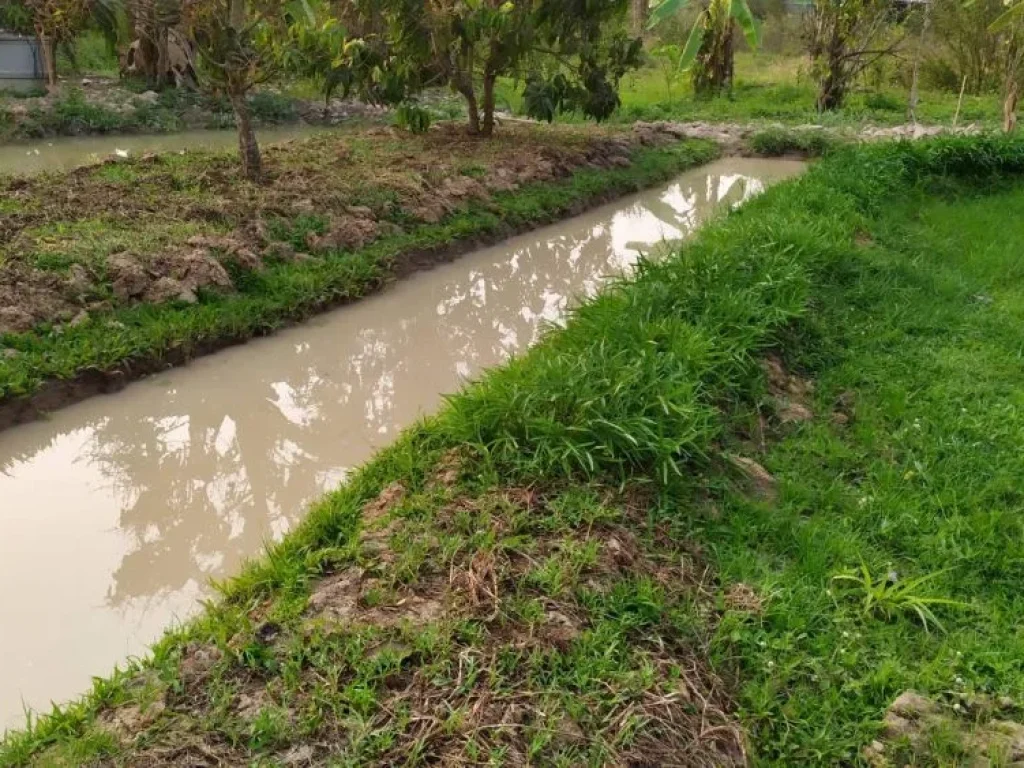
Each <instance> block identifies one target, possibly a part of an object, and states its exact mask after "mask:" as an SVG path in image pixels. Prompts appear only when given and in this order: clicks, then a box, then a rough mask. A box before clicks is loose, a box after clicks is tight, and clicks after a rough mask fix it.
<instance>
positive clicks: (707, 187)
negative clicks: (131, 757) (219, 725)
mask: <svg viewBox="0 0 1024 768" xmlns="http://www.w3.org/2000/svg"><path fill="white" fill-rule="evenodd" d="M801 167H802V166H801V164H800V163H798V162H794V161H785V160H770V161H769V160H750V159H729V160H722V161H719V162H716V163H712V164H711V165H709V166H706V167H704V168H701V169H698V170H695V171H691V172H689V173H686V174H684V175H682V176H681V177H679V178H678V179H677V180H676V181H674V182H673V183H671V184H668V185H666V186H663V187H661V188H658V189H654V190H651V191H649V192H646V193H643V194H639V195H636V196H632V197H628V198H625V199H622V200H620V201H618V202H616V203H613V204H610V205H607V206H604V207H601V208H597V209H594V210H592V211H590V212H589V213H586V214H583V215H581V216H578V217H576V218H573V219H570V220H568V221H565V222H562V223H560V224H557V225H554V226H550V227H546V228H543V229H539V230H537V231H535V232H532V233H530V234H528V235H524V236H521V237H517V238H514V239H511V240H508V241H506V242H504V243H501V244H500V245H497V246H495V247H491V248H486V249H483V250H480V251H477V252H475V253H473V254H470V255H469V256H466V257H463V258H462V259H460V260H458V261H456V262H453V263H451V264H447V265H444V266H441V267H438V268H436V269H434V270H432V271H429V272H425V273H422V274H419V275H416V276H414V277H411V278H409V279H407V280H404V281H401V282H399V283H397V284H395V285H394V286H392V287H391V288H390V289H389V290H387V291H385V292H384V293H381V294H379V295H377V296H374V297H371V298H368V299H366V300H364V301H361V302H359V303H358V304H355V305H353V306H350V307H345V308H342V309H339V310H337V311H335V312H332V313H328V314H326V315H322V316H320V317H318V318H316V319H314V320H312V321H310V322H307V323H305V324H303V325H301V326H297V327H295V328H291V329H288V330H285V331H282V332H281V333H278V334H277V335H275V336H273V337H270V338H266V339H260V340H257V341H253V342H251V343H249V344H247V345H245V346H241V347H235V348H232V349H228V350H225V351H223V352H220V353H218V354H216V355H212V356H210V357H206V358H202V359H200V360H197V361H196V362H194V363H192V364H191V365H189V366H187V367H185V368H180V369H176V370H172V371H168V372H166V373H162V374H160V375H157V376H153V377H151V378H148V379H143V380H142V381H139V382H137V383H135V384H133V385H131V386H129V387H128V388H127V389H125V390H124V391H122V392H119V393H117V394H115V395H109V396H105V397H97V398H93V399H92V400H88V401H85V402H83V403H79V404H78V405H74V406H71V407H69V408H67V409H65V410H62V411H60V412H58V413H56V414H54V415H53V416H52V418H51V419H50V420H48V421H41V422H36V423H32V424H28V425H24V426H21V427H17V428H14V429H11V430H9V431H6V432H4V433H2V434H0V622H2V626H0V730H2V729H3V727H4V726H7V727H13V726H16V725H18V724H20V722H21V717H22V710H23V704H24V705H28V706H30V707H32V708H35V709H39V710H45V709H48V704H49V702H50V701H52V700H55V701H64V700H67V699H69V698H72V697H74V696H76V695H78V694H79V693H81V692H82V691H84V690H85V689H86V688H87V687H88V685H89V681H90V677H91V676H93V675H105V674H107V673H109V672H110V671H111V669H112V668H113V666H114V665H115V664H118V663H120V662H123V661H124V660H125V659H126V658H128V657H129V656H131V655H133V654H140V653H142V652H144V651H145V649H146V647H147V646H148V645H149V644H150V643H151V642H153V641H154V640H155V639H156V638H157V637H158V636H159V635H160V633H161V632H162V631H163V630H164V629H165V628H167V627H168V626H169V625H172V624H174V623H175V622H178V621H181V620H183V619H185V618H187V617H188V616H190V615H192V614H193V613H194V611H195V609H196V607H197V601H198V600H199V599H200V598H202V597H204V596H207V595H208V594H209V589H208V588H207V584H208V581H209V580H210V579H211V578H215V579H220V578H224V577H227V576H230V575H231V574H232V573H235V572H237V570H238V568H239V566H240V563H241V562H242V561H243V560H244V559H245V558H248V557H252V556H255V555H258V554H259V553H260V551H261V549H262V547H263V545H264V543H265V542H266V541H268V540H272V539H278V538H280V537H281V536H282V535H283V534H284V533H285V532H286V531H288V530H289V529H290V528H292V527H293V526H294V525H295V524H296V523H297V522H298V520H299V519H300V517H301V516H302V513H303V510H304V509H305V507H306V506H307V504H308V503H309V502H310V501H311V500H312V499H314V498H316V497H317V496H319V495H321V494H323V493H324V492H325V491H327V490H328V489H331V488H334V487H336V486H337V485H338V484H339V483H341V482H342V481H343V480H344V479H345V477H346V476H347V475H348V473H349V472H351V471H352V469H353V468H354V467H356V466H358V465H359V464H361V463H363V462H365V461H366V460H367V459H368V458H370V456H371V455H372V454H373V452H374V451H375V450H377V449H379V448H380V447H382V446H384V445H385V444H387V443H388V442H389V441H391V440H392V439H393V438H394V436H395V435H396V434H397V433H398V432H399V431H400V430H401V429H402V428H403V427H405V426H407V425H408V424H410V423H411V422H412V421H414V420H415V419H416V418H417V417H418V416H419V415H421V414H423V413H425V412H430V411H432V410H434V409H435V408H437V407H438V405H439V403H440V402H441V397H442V394H443V393H446V392H452V391H455V390H457V389H458V388H459V386H460V384H461V382H463V381H464V380H465V379H466V378H467V377H471V376H473V375H474V374H475V373H477V372H478V371H480V370H481V369H482V368H484V367H486V366H491V365H495V364H497V363H500V362H501V361H503V360H505V359H507V358H508V357H509V356H510V355H512V354H514V353H516V352H520V351H522V350H523V349H525V348H526V347H528V346H529V345H530V344H531V343H533V342H534V341H536V340H537V338H538V336H539V334H540V333H541V332H542V329H543V328H544V327H545V326H546V325H547V324H550V323H557V322H558V321H559V320H560V319H561V318H562V317H563V316H564V314H565V312H566V307H567V306H568V305H569V304H571V302H572V301H573V300H574V299H575V298H576V297H579V296H582V295H588V294H592V293H593V292H594V291H596V290H597V289H598V287H599V286H600V285H601V283H602V281H604V280H606V279H607V278H608V277H609V276H611V275H615V274H619V273H622V272H624V271H628V270H629V269H630V268H631V266H632V265H633V264H634V263H635V261H636V258H637V254H638V251H639V250H640V249H643V250H645V251H649V250H651V249H652V247H656V246H657V245H658V244H661V243H662V242H663V241H664V240H671V239H676V238H680V237H683V236H685V235H686V234H687V233H688V232H690V231H691V230H692V229H693V228H694V227H695V226H696V225H697V224H698V223H699V222H700V221H701V220H702V219H704V218H705V217H706V216H707V215H708V214H709V213H711V212H712V211H714V210H715V209H716V208H721V207H723V206H724V205H729V204H736V203H739V202H740V201H742V200H744V199H746V198H747V197H749V196H750V195H752V194H755V193H756V192H758V191H760V190H761V189H762V188H763V186H764V185H765V184H766V183H768V182H771V181H775V180H778V179H782V178H786V177H789V176H793V175H794V174H796V173H798V172H799V171H800V169H801Z"/></svg>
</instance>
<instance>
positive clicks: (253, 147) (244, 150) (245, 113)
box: [228, 85, 263, 182]
mask: <svg viewBox="0 0 1024 768" xmlns="http://www.w3.org/2000/svg"><path fill="white" fill-rule="evenodd" d="M228 87H229V91H228V98H229V99H230V100H231V108H232V109H233V110H234V112H235V125H236V127H237V128H238V153H239V154H240V155H241V157H242V173H243V174H245V178H247V179H248V180H249V181H255V182H258V181H260V179H262V177H263V159H262V158H261V157H260V145H259V143H258V142H257V141H256V131H255V130H254V129H253V127H252V113H251V112H250V111H249V102H248V101H246V100H245V90H244V89H240V88H238V87H237V86H236V87H231V86H230V85H229V86H228Z"/></svg>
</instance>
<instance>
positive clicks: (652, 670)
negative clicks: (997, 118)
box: [0, 139, 1024, 766]
mask: <svg viewBox="0 0 1024 768" xmlns="http://www.w3.org/2000/svg"><path fill="white" fill-rule="evenodd" d="M1022 171H1024V144H1021V143H1014V142H1009V141H1003V140H995V139H980V140H979V139H975V140H944V141H939V142H927V143H919V144H916V145H910V144H900V145H889V146H876V147H869V148H859V149H843V150H840V151H838V152H836V153H833V154H831V155H830V156H829V157H828V158H826V159H825V160H823V161H822V162H821V163H820V164H819V165H818V166H817V167H815V168H814V169H813V170H812V171H811V172H810V173H809V174H808V175H807V176H806V177H805V178H803V179H801V180H798V181H795V182H792V183H789V184H785V185H782V186H780V187H777V188H775V189H773V190H770V191H769V192H767V193H766V194H765V195H763V196H762V197H761V198H759V199H757V200H755V201H753V202H752V203H751V204H749V205H747V206H745V207H743V208H742V209H740V210H738V211H736V212H734V213H733V214H732V215H730V216H728V217H727V218H725V219H724V220H722V221H720V222H718V223H716V224H713V225H711V226H710V227H708V228H707V229H705V230H704V231H703V232H702V233H701V234H700V235H699V236H698V237H697V238H696V239H695V240H693V241H691V242H690V243H689V244H687V245H686V246H685V247H684V248H683V249H682V250H681V251H680V253H679V254H678V255H676V256H674V257H672V258H670V259H668V260H666V261H664V262H661V263H658V264H646V265H644V267H643V268H642V269H641V271H640V273H639V274H638V275H637V276H636V277H635V278H634V279H632V280H631V281H629V282H627V283H623V284H621V285H618V286H616V287H614V288H612V289H611V290H609V291H606V292H605V293H604V294H603V295H602V296H601V297H599V298H598V299H597V300H595V301H593V302H591V303H589V304H587V305H585V306H584V307H583V308H582V309H580V310H579V311H578V312H577V313H576V315H575V317H574V318H573V320H572V321H571V322H570V324H569V326H568V327H567V329H565V330H564V331H559V332H555V333H552V334H551V335H549V336H548V337H547V338H546V340H545V341H544V342H542V343H541V344H540V345H539V346H538V347H536V348H535V349H534V350H533V351H532V352H530V353H529V354H528V355H526V356H525V357H523V358H520V359H517V360H515V361H513V362H512V363H511V364H510V365H508V366H506V367H504V368H501V369H498V370H496V371H493V372H491V373H489V374H488V375H486V376H485V377H483V379H482V380H481V381H480V382H478V383H477V384H475V385H473V386H472V387H470V388H469V389H468V390H467V391H466V392H464V393H463V394H460V395H458V396H456V397H454V398H453V399H452V400H451V402H450V404H449V405H448V407H447V408H446V409H445V410H444V411H443V412H442V413H441V414H439V415H438V416H436V417H434V418H432V419H430V420H428V421H426V422H424V423H422V424H420V425H419V426H417V427H416V428H414V429H412V430H410V431H408V432H407V433H405V435H404V436H403V437H402V438H401V439H400V440H399V442H398V443H397V444H395V445H394V446H392V447H391V448H389V449H387V450H386V451H384V452H383V453H382V454H380V456H379V457H378V458H377V459H375V460H374V461H373V462H371V463H370V464H369V465H367V466H366V467H365V468H364V469H362V470H361V471H360V472H359V473H357V475H356V476H355V477H354V478H353V480H352V481H351V482H350V483H349V484H348V485H346V486H344V487H343V488H341V489H340V490H338V491H337V492H336V493H334V494H332V495H330V496H328V497H327V498H325V499H324V500H323V501H322V502H321V503H320V504H318V505H317V506H315V507H314V508H313V509H312V510H311V511H310V513H309V515H308V517H307V518H306V520H305V522H304V523H303V524H302V525H301V526H300V528H299V529H298V530H297V531H295V532H294V533H293V534H291V535H290V536H288V537H287V538H286V539H285V541H284V542H283V543H281V544H280V545H278V546H275V547H274V548H273V550H271V551H270V552H269V553H268V555H267V556H266V557H265V558H264V559H262V560H261V561H259V562H257V563H254V564H252V565H251V566H250V567H249V568H248V569H247V570H246V571H245V573H244V574H242V575H241V576H240V577H239V578H237V579H235V580H233V581H231V582H230V583H228V584H227V585H225V586H224V588H223V598H222V600H221V601H219V602H218V603H217V604H215V605H213V606H211V607H210V608H209V609H208V611H207V612H206V613H205V614H204V615H203V616H202V617H201V618H200V619H199V620H197V621H196V622H195V623H193V624H192V625H190V626H189V627H187V628H186V629H184V630H182V631H180V632H179V633H177V634H174V635H171V636H168V637H167V638H166V639H165V640H164V641H162V642H161V643H160V644H159V645H158V646H157V647H156V649H155V651H154V654H153V657H152V659H151V660H149V661H147V662H145V663H144V664H142V665H141V666H133V667H132V668H130V669H128V670H126V671H124V672H121V673H119V674H118V675H116V676H115V677H113V678H111V679H109V680H103V681H99V682H97V684H96V688H95V691H94V692H93V693H92V694H91V695H90V696H89V697H88V698H86V699H85V700H84V701H83V702H82V703H80V704H77V705H74V706H71V707H69V708H67V709H65V710H62V711H59V712H56V713H54V714H53V715H51V716H49V717H47V718H44V719H42V720H40V721H38V722H36V723H34V724H33V726H32V728H30V729H29V730H27V731H25V732H23V733H17V734H12V735H10V736H8V737H7V739H6V740H5V741H4V742H3V743H2V746H0V764H3V765H24V764H39V765H82V764H90V763H91V762H97V761H101V760H105V761H109V762H111V763H113V764H145V765H180V764H183V763H186V762H189V761H190V760H198V761H206V762H212V763H216V762H218V761H219V762H222V763H225V764H246V763H248V764H255V765H295V764H305V763H309V762H316V763H318V764H326V765H337V766H355V765H370V764H401V765H417V764H433V763H438V762H440V763H445V764H481V765H483V764H488V765H524V764H531V765H562V766H570V765H573V766H574V765H583V764H587V765H595V766H596V765H604V764H609V763H616V764H622V763H627V764H628V763H630V762H634V763H635V762H637V761H640V762H647V763H650V762H653V763H654V764H659V765H739V764H744V763H745V762H747V761H748V760H753V761H755V762H757V763H759V764H765V765H786V766H792V765H836V764H857V763H862V764H865V763H869V762H870V763H871V764H874V765H935V766H939V765H942V766H948V765H965V766H966V765H975V764H978V763H974V762H971V761H972V760H973V759H974V757H976V756H977V755H976V754H973V755H972V753H977V752H979V751H986V752H987V757H986V759H988V761H989V762H988V763H986V764H990V765H1005V764H1010V762H1011V761H1012V760H1016V759H1019V758H1018V756H1017V755H1018V753H1019V751H1020V747H1021V746H1022V745H1021V744H1020V743H1015V739H1017V740H1018V742H1019V735H1020V731H1021V726H1020V725H1019V721H1020V720H1021V716H1022V710H1021V708H1020V704H1021V696H1022V694H1024V670H1022V666H1021V665H1022V659H1024V647H1022V644H1024V640H1022V638H1021V635H1020V631H1019V627H1018V617H1019V616H1020V614H1021V610H1022V608H1024V605H1022V598H1021V595H1020V590H1019V583H1020V579H1021V575H1022V573H1021V567H1022V563H1024V550H1022V546H1024V544H1022V542H1024V537H1022V533H1024V531H1022V524H1021V508H1022V493H1021V490H1020V488H1019V482H1018V478H1019V475H1020V467H1019V464H1020V462H1019V446H1020V443H1021V437H1022V434H1024V415H1022V410H1021V395H1020V392H1021V391H1024V390H1022V386H1021V385H1022V383H1024V382H1022V380H1024V370H1022V367H1021V340H1020V339H1021V337H1020V333H1019V328H1020V320H1021V313H1022V310H1024V282H1022V278H1024V275H1022V273H1021V268H1020V266H1019V258H1018V255H1017V254H1016V252H1015V249H1014V245H1013V244H1014V243H1015V242H1019V241H1020V238H1021V237H1022V236H1024V231H1018V230H1020V229H1021V227H1022V226H1024V225H1022V224H1021V223H1020V222H1022V221H1024V216H1022V215H1021V214H1022V213H1024V192H1022V191H1021V187H1020V186H1019V183H1018V182H1017V181H1016V179H1018V178H1019V174H1020V173H1021V172H1022ZM908 689H914V690H916V691H919V692H920V693H921V694H922V695H923V696H924V697H925V698H924V699H922V700H921V702H924V703H921V702H918V704H917V705H916V706H917V709H916V714H915V715H914V716H913V717H911V716H909V715H908V716H907V717H906V718H894V716H893V715H892V714H891V713H890V714H889V715H887V714H886V710H887V708H888V707H889V706H890V704H891V703H892V702H893V701H894V700H895V699H897V697H899V696H900V694H901V693H903V692H905V691H907V690H908ZM901 702H902V704H901V706H902V709H899V710H898V711H899V712H903V713H904V714H907V713H908V708H909V705H908V704H907V701H906V699H905V698H902V699H901ZM884 719H887V721H888V726H886V727H883V720H884ZM873 742H875V743H874V744H873V746H872V747H871V754H870V756H869V755H868V754H866V753H865V752H863V750H864V749H865V747H868V746H869V745H872V743H873Z"/></svg>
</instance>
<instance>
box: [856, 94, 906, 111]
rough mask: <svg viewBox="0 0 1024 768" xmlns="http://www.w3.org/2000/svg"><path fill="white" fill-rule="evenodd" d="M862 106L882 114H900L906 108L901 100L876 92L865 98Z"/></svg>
mask: <svg viewBox="0 0 1024 768" xmlns="http://www.w3.org/2000/svg"><path fill="white" fill-rule="evenodd" d="M864 106H866V107H867V108H868V109H877V110H880V111H883V112H901V111H903V110H904V109H906V107H907V105H906V104H905V103H904V102H903V101H902V100H901V99H897V98H896V97H895V96H893V95H892V94H889V93H885V92H883V91H876V92H874V93H869V94H868V95H867V96H865V97H864Z"/></svg>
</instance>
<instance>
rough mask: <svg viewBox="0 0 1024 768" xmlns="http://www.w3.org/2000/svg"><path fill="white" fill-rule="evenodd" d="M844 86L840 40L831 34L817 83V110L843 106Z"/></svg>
mask: <svg viewBox="0 0 1024 768" xmlns="http://www.w3.org/2000/svg"><path fill="white" fill-rule="evenodd" d="M846 86H847V83H846V73H845V71H844V70H843V46H842V41H841V40H839V38H838V36H837V35H835V34H833V35H832V38H831V40H830V41H829V46H828V52H827V59H826V63H825V75H824V77H822V79H821V82H820V83H819V84H818V112H832V111H834V110H837V109H839V108H840V107H841V106H843V101H844V100H845V99H846Z"/></svg>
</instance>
